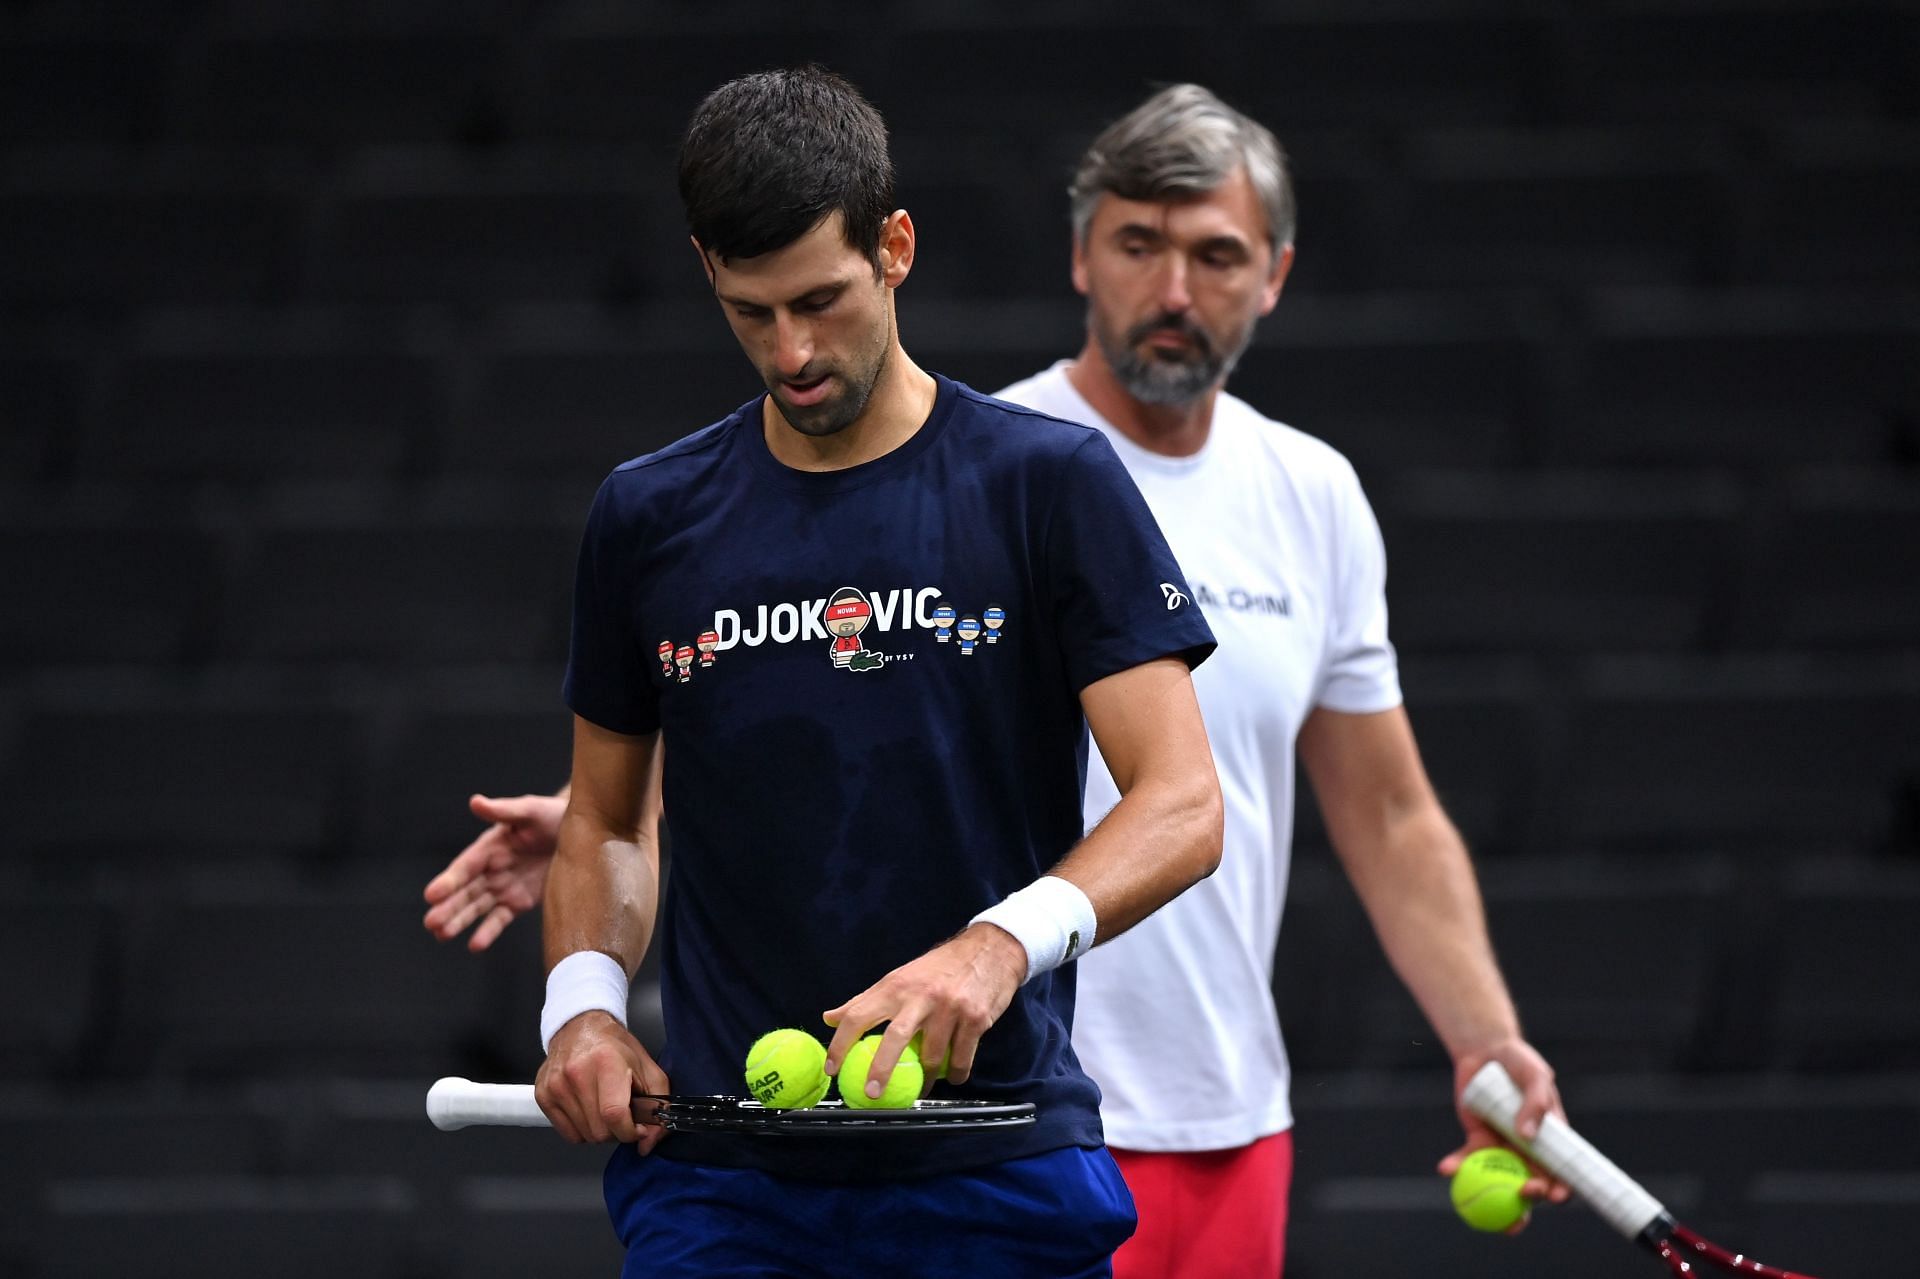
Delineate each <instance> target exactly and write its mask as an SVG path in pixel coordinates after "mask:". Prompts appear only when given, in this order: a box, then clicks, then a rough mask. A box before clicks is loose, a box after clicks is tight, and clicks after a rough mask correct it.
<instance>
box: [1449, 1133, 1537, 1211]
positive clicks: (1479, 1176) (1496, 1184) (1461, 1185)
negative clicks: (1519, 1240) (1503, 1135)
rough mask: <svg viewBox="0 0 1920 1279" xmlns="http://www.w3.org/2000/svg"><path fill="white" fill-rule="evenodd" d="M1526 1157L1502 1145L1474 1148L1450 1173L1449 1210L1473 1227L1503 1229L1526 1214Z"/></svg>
mask: <svg viewBox="0 0 1920 1279" xmlns="http://www.w3.org/2000/svg"><path fill="white" fill-rule="evenodd" d="M1527 1175H1528V1174H1527V1164H1526V1161H1525V1160H1524V1159H1522V1158H1520V1156H1519V1155H1516V1154H1514V1153H1513V1152H1512V1151H1511V1150H1508V1149H1507V1148H1505V1147H1504V1146H1488V1147H1486V1148H1485V1149H1483V1150H1476V1151H1474V1152H1473V1153H1472V1154H1470V1155H1468V1156H1467V1157H1466V1158H1465V1159H1464V1160H1462V1161H1461V1163H1460V1170H1459V1171H1458V1172H1456V1173H1454V1174H1453V1210H1454V1211H1455V1212H1457V1213H1459V1214H1460V1219H1461V1220H1462V1221H1464V1222H1466V1223H1467V1224H1468V1225H1469V1226H1472V1227H1473V1228H1474V1229H1475V1230H1496V1231H1497V1230H1505V1229H1507V1228H1508V1227H1509V1226H1511V1225H1513V1223H1514V1222H1516V1221H1519V1220H1520V1219H1521V1218H1522V1217H1524V1216H1526V1215H1527V1201H1526V1200H1525V1199H1523V1198H1521V1196H1520V1187H1522V1186H1524V1185H1526V1184H1527Z"/></svg>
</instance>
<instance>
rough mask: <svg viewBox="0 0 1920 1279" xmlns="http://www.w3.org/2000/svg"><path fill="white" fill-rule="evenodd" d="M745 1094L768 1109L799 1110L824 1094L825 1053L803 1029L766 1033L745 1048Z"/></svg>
mask: <svg viewBox="0 0 1920 1279" xmlns="http://www.w3.org/2000/svg"><path fill="white" fill-rule="evenodd" d="M747 1091H748V1092H750V1093H752V1094H753V1096H754V1100H756V1101H758V1102H759V1103H760V1104H761V1105H763V1106H765V1107H767V1108H768V1109H769V1110H799V1109H801V1108H803V1107H806V1106H811V1105H813V1104H814V1103H815V1102H817V1101H819V1100H820V1099H821V1098H822V1097H824V1096H826V1095H827V1050H826V1047H825V1045H823V1044H822V1043H821V1042H820V1041H819V1040H817V1039H815V1038H814V1037H813V1036H812V1035H809V1034H808V1033H807V1032H806V1031H804V1030H770V1031H768V1032H767V1033H766V1034H764V1035H762V1036H760V1038H758V1039H756V1040H754V1041H753V1047H751V1048H749V1049H747Z"/></svg>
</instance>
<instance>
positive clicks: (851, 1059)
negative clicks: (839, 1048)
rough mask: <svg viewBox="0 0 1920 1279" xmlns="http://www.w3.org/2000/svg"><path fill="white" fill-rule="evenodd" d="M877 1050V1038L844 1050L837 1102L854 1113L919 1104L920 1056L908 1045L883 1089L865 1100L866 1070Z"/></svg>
mask: <svg viewBox="0 0 1920 1279" xmlns="http://www.w3.org/2000/svg"><path fill="white" fill-rule="evenodd" d="M879 1047H880V1036H878V1035H868V1036H867V1037H866V1038H865V1039H862V1040H861V1041H860V1042H859V1043H857V1044H855V1045H854V1046H853V1047H851V1048H849V1049H847V1058H846V1060H845V1061H843V1062H841V1063H840V1099H841V1100H842V1101H844V1102H846V1103H847V1105H849V1106H851V1107H852V1108H853V1109H855V1110H906V1109H909V1108H911V1107H912V1105H913V1103H914V1102H916V1101H918V1100H920V1085H921V1084H922V1083H923V1082H924V1081H925V1073H926V1072H924V1071H923V1070H921V1068H920V1054H919V1053H917V1052H915V1051H914V1049H913V1045H912V1044H908V1045H907V1047H906V1050H905V1051H904V1052H902V1053H901V1054H900V1062H899V1064H898V1065H896V1066H895V1067H894V1068H893V1074H892V1076H891V1077H889V1078H888V1080H887V1086H886V1087H885V1088H884V1089H882V1090H881V1092H880V1095H879V1096H878V1097H869V1096H867V1069H868V1067H870V1066H872V1065H873V1054H874V1053H875V1052H876V1051H877V1050H878V1049H879Z"/></svg>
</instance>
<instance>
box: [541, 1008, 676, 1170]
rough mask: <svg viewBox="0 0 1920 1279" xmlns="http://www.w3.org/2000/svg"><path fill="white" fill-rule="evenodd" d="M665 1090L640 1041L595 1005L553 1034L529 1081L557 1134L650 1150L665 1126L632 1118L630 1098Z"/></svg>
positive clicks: (662, 1078)
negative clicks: (628, 1144) (532, 1078)
mask: <svg viewBox="0 0 1920 1279" xmlns="http://www.w3.org/2000/svg"><path fill="white" fill-rule="evenodd" d="M670 1091H672V1090H671V1088H670V1087H669V1085H668V1082H667V1075H666V1072H665V1071H663V1070H661V1069H660V1066H659V1063H657V1062H655V1061H654V1059H653V1057H652V1056H651V1055H650V1054H649V1053H648V1052H647V1050H646V1049H645V1048H643V1047H641V1046H640V1041H639V1040H637V1039H635V1038H634V1037H633V1036H632V1035H631V1034H629V1033H627V1028H626V1027H625V1026H622V1025H621V1024H620V1023H619V1022H618V1021H616V1020H614V1019H613V1017H612V1016H610V1015H609V1014H607V1013H604V1012H600V1011H597V1010H596V1011H592V1012H584V1013H581V1014H580V1015H579V1016H578V1017H575V1018H574V1019H573V1020H572V1021H570V1022H568V1023H567V1024H566V1025H564V1026H562V1027H561V1028H560V1029H559V1031H557V1032H556V1033H555V1034H554V1036H553V1042H552V1043H551V1044H550V1045H548V1052H547V1060H546V1062H545V1063H544V1064H543V1065H541V1067H540V1073H539V1074H538V1075H536V1076H535V1077H534V1081H533V1095H534V1099H535V1100H537V1101H538V1102H539V1103H540V1109H541V1110H543V1111H545V1112H546V1116H547V1118H548V1119H549V1120H551V1121H552V1122H553V1127H554V1131H556V1132H558V1133H559V1134H560V1135H561V1136H562V1137H565V1138H566V1139H567V1140H568V1141H572V1142H585V1141H620V1142H629V1141H630V1142H633V1143H634V1144H635V1145H636V1146H638V1147H639V1150H640V1153H641V1154H643V1155H646V1154H651V1153H653V1148H654V1147H655V1146H656V1145H658V1144H659V1142H660V1139H661V1138H662V1137H664V1136H665V1135H666V1130H665V1129H664V1128H659V1127H656V1126H653V1125H651V1124H640V1123H636V1122H635V1121H634V1118H633V1099H634V1097H635V1095H636V1094H639V1093H651V1094H654V1095H656V1096H665V1095H666V1094H667V1093H668V1092H670Z"/></svg>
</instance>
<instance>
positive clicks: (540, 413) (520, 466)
mask: <svg viewBox="0 0 1920 1279" xmlns="http://www.w3.org/2000/svg"><path fill="white" fill-rule="evenodd" d="M688 266H689V267H692V266H693V264H692V263H691V262H689V263H688ZM683 321H684V323H683V325H682V326H681V327H680V331H679V332H678V333H676V334H671V335H670V334H669V333H667V332H666V331H665V329H664V326H662V327H655V326H651V325H649V326H646V327H643V328H623V327H617V326H616V327H608V326H605V325H598V324H596V325H591V326H588V325H581V324H577V323H575V322H573V321H571V320H569V319H567V318H566V317H553V318H552V319H551V320H549V321H545V322H544V325H543V321H542V319H541V318H540V317H539V316H537V315H527V316H525V317H523V319H522V320H521V322H520V323H519V324H518V325H517V326H516V328H517V330H518V331H517V332H515V331H508V332H503V333H502V334H501V335H500V337H499V338H498V339H497V344H496V345H491V346H490V348H489V349H488V351H487V353H486V356H485V358H484V359H483V360H482V362H481V366H482V367H481V376H482V381H481V389H480V391H479V393H478V394H477V395H476V396H475V397H474V401H473V408H472V411H471V412H469V413H466V414H463V415H461V416H460V418H459V419H458V420H456V421H454V422H452V423H450V424H449V426H448V428H447V435H446V438H445V444H444V455H445V464H446V465H447V467H449V468H450V469H454V470H459V471H481V472H498V471H500V470H502V469H512V470H514V471H518V472H522V473H535V474H538V473H552V472H556V471H563V472H568V473H571V474H576V475H580V476H584V477H586V478H587V479H588V481H589V482H590V483H592V484H594V485H597V484H598V483H599V481H600V480H601V479H602V478H603V477H604V476H605V475H606V474H607V472H609V471H611V470H612V469H613V468H614V467H615V466H617V465H619V464H620V463H621V462H624V461H626V460H627V459H629V458H633V457H638V456H640V455H641V454H644V453H651V452H653V451H654V450H656V449H659V448H664V447H665V446H666V445H668V444H670V443H672V442H673V441H675V440H677V439H679V438H681V437H682V436H684V435H689V434H691V433H693V432H694V431H697V430H699V429H700V428H701V427H703V426H706V425H707V424H708V423H711V422H714V421H717V420H719V419H720V418H723V417H725V416H726V415H727V414H729V413H731V412H732V411H733V410H734V409H735V408H737V407H739V406H740V405H741V404H743V403H745V402H746V401H748V400H750V399H752V398H753V397H754V396H756V395H758V394H760V393H761V392H762V390H763V389H764V388H763V387H762V386H761V384H760V380H759V379H758V378H757V377H755V376H754V373H753V369H752V366H751V365H749V364H748V363H747V362H746V361H745V360H743V359H742V358H740V354H739V352H738V350H737V349H735V348H734V347H733V345H732V342H731V339H729V338H728V336H727V335H726V332H725V321H724V320H723V319H722V317H721V316H720V314H719V312H718V308H717V307H715V306H713V304H712V302H711V301H710V300H709V301H706V302H704V303H703V304H702V305H701V307H700V308H699V310H698V312H697V313H695V312H692V311H689V312H688V313H687V314H686V315H685V316H684V317H683ZM547 326H550V327H547ZM687 326H695V327H694V328H693V333H694V334H695V336H696V337H697V336H701V335H704V336H705V337H706V338H707V339H708V340H707V341H704V342H699V341H696V342H693V343H691V344H690V343H689V342H688V340H687V332H688V329H687ZM543 327H546V331H544V332H543V331H542V329H543ZM943 371H944V370H943ZM591 496H592V491H591V489H589V490H588V491H587V492H586V493H584V494H583V495H582V498H581V505H580V509H579V514H580V516H581V518H582V519H584V518H585V515H586V504H587V502H588V501H589V500H590V499H591Z"/></svg>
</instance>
